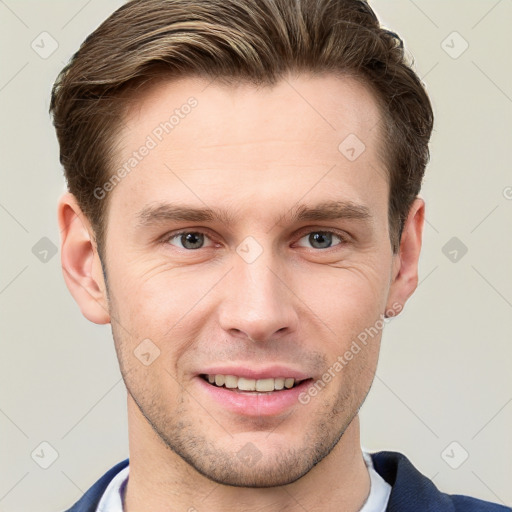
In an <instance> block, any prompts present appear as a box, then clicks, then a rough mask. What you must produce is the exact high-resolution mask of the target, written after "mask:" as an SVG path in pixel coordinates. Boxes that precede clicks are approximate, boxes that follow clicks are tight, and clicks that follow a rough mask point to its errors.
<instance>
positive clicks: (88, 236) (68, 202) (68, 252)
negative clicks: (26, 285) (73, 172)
mask: <svg viewBox="0 0 512 512" xmlns="http://www.w3.org/2000/svg"><path fill="white" fill-rule="evenodd" d="M58 221H59V228H60V232H61V265H62V273H63V276H64V280H65V282H66V285H67V287H68V289H69V291H70V292H71V295H72V296H73V298H74V299H75V301H76V303H77V304H78V306H79V308H80V310H81V311H82V314H83V315H84V316H85V317H86V318H87V319H88V320H90V321H91V322H94V323H96V324H107V323H109V322H110V315H109V309H108V300H107V293H106V287H105V282H104V279H103V273H102V269H101V261H100V258H99V255H98V251H97V249H96V242H95V240H94V238H93V230H92V228H91V225H90V223H89V221H88V219H87V218H86V216H85V215H84V214H83V213H82V210H81V208H80V206H79V205H78V202H77V200H76V198H75V196H74V195H73V194H70V193H69V192H67V193H65V194H64V195H63V196H62V197H61V198H60V199H59V202H58Z"/></svg>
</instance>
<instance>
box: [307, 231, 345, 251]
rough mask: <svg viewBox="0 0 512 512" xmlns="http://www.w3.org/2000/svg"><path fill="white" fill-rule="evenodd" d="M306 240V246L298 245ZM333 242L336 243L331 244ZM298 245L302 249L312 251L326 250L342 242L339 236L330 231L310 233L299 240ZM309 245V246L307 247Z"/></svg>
mask: <svg viewBox="0 0 512 512" xmlns="http://www.w3.org/2000/svg"><path fill="white" fill-rule="evenodd" d="M303 240H306V244H303V243H300V242H302V241H303ZM333 241H335V242H336V243H334V244H333ZM300 242H299V245H301V246H302V247H312V248H313V249H328V248H329V247H331V246H333V245H338V244H339V243H341V242H343V240H342V239H341V237H340V236H338V235H336V234H335V233H332V232H330V231H312V232H311V233H309V234H308V235H305V236H303V237H302V238H301V239H300ZM307 244H309V245H307Z"/></svg>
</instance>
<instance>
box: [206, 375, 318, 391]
mask: <svg viewBox="0 0 512 512" xmlns="http://www.w3.org/2000/svg"><path fill="white" fill-rule="evenodd" d="M199 377H200V378H202V379H203V380H204V381H205V382H207V383H208V384H210V385H211V386H214V387H217V388H225V389H227V390H230V391H233V392H238V393H247V394H259V393H273V392H275V391H286V390H290V389H293V388H296V387H297V386H300V385H301V384H303V383H305V382H306V381H309V380H312V379H298V378H294V377H267V378H263V379H251V378H247V377H241V376H237V375H223V374H204V373H203V374H201V375H199Z"/></svg>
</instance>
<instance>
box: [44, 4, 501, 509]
mask: <svg viewBox="0 0 512 512" xmlns="http://www.w3.org/2000/svg"><path fill="white" fill-rule="evenodd" d="M50 109H51V112H52V114H53V117H54V123H55V126H56V130H57V135H58V139H59V143H60V150H61V162H62V164H63V166H64V169H65V173H66V178H67V182H68V187H69V193H67V194H65V195H64V196H63V197H62V198H61V199H60V202H59V207H58V217H59V225H60V228H61V231H62V246H61V255H62V267H63V272H64V278H65V280H66V284H67V286H68V288H69V290H70V292H71V293H72V295H73V297H74V298H75V300H76V301H77V303H78V305H79V306H80V308H81V311H82V313H83V314H84V316H85V317H86V318H88V319H89V320H90V321H92V322H95V323H99V324H105V323H110V324H111V326H112V332H113V338H114V343H115V348H116V352H117V356H118V359H119V364H120V369H121V373H122V376H123V379H124V382H125V385H126V388H127V391H128V423H129V440H130V457H129V460H128V459H127V460H126V461H123V462H121V463H119V464H118V465H116V466H115V467H114V468H112V469H111V470H110V471H108V472H107V473H106V474H105V475H104V476H103V477H102V478H101V479H100V480H99V481H98V482H97V483H96V484H94V486H93V487H92V488H91V489H90V490H89V491H88V492H87V493H86V494H85V495H84V496H83V497H82V498H81V499H80V500H79V501H78V502H77V503H76V504H75V505H74V506H73V507H72V508H71V509H70V510H71V511H73V512H78V511H94V510H98V511H104V512H106V511H109V512H119V511H121V510H124V511H127V512H140V511H151V512H161V511H164V510H165V511H170V510H184V511H185V510H186V511H196V510H197V511H201V510H208V511H220V510H223V511H225V510H233V511H252V510H266V511H290V512H294V511H296V510H307V511H310V512H313V511H318V510H322V511H335V510H336V511H339V510H343V511H364V512H370V511H372V512H373V511H384V510H389V511H405V510H416V511H417V510H429V511H477V510H478V511H494V510H496V511H498V510H506V509H505V507H501V506H498V505H493V504H490V503H487V502H483V501H480V500H476V499H473V498H469V497H463V496H448V495H446V494H443V493H441V492H440V491H438V490H437V489H436V488H435V486H434V484H433V483H432V482H430V481H429V480H428V479H427V478H425V477H424V476H423V475H421V474H420V473H419V472H418V471H417V470H416V469H415V468H414V467H413V466H412V464H411V463H410V462H409V461H408V460H407V458H406V457H405V456H403V455H401V454H398V453H392V452H380V453H376V454H368V453H363V452H362V450H361V446H360V437H359V418H358V411H359V409H360V407H361V405H362V404H363V402H364V400H365V398H366V395H367V393H368V392H369V389H370V387H371V384H372V381H373V378H374V375H375V369H376V365H377V361H378V354H379V348H380V338H381V333H382V327H383V325H384V323H385V322H386V321H387V320H386V319H387V318H389V317H392V316H395V315H397V314H399V313H400V311H401V310H402V309H403V307H404V304H405V303H406V301H407V299H408V298H409V297H410V296H411V294H412V293H413V292H414V290H415V288H416V285H417V281H418V258H419V254H420V249H421V239H422V228H423V223H424V212H425V204H424V201H423V200H422V199H421V198H420V197H419V196H418V193H419V191H420V187H421V181H422V177H423V173H424V170H425V166H426V164H427V161H428V142H429V138H430V134H431V131H432V125H433V114H432V108H431V105H430V102H429V99H428V97H427V95H426V93H425V90H424V89H423V87H422V84H421V82H420V81H419V79H418V77H417V76H416V75H415V74H414V72H413V71H412V70H411V69H410V67H409V65H408V63H407V62H406V61H405V59H404V55H403V47H402V44H401V40H400V39H399V38H398V36H397V35H396V34H393V33H392V32H389V31H386V30H384V29H382V28H381V27H380V26H379V23H378V20H377V18H376V17H375V15H374V13H373V11H372V10H371V9H370V7H369V6H368V5H367V4H366V3H365V2H363V1H357V0H296V1H291V0H258V1H256V0H201V1H198V0H135V1H132V2H128V3H127V4H125V5H124V6H123V7H121V8H120V9H119V10H118V11H116V12H115V13H114V14H113V15H112V16H111V17H110V18H109V19H107V20H106V21H105V22H104V23H103V24H102V25H101V26H100V27H99V28H98V29H97V30H96V31H95V32H94V33H93V34H91V35H90V36H89V37H88V38H87V39H86V41H85V42H84V43H83V45H82V46H81V48H80V50H79V51H78V52H77V53H76V54H75V55H74V57H73V58H72V60H71V62H70V63H69V64H68V66H66V68H65V69H64V70H63V71H62V73H61V74H60V75H59V78H58V80H57V82H56V84H55V86H54V89H53V92H52V101H51V107H50ZM371 329H373V331H371V332H374V333H375V334H374V335H372V337H371V339H369V340H368V339H366V338H365V337H364V336H362V333H365V332H368V331H369V330H371ZM128 462H129V464H128Z"/></svg>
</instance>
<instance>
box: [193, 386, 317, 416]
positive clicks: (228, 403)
mask: <svg viewBox="0 0 512 512" xmlns="http://www.w3.org/2000/svg"><path fill="white" fill-rule="evenodd" d="M197 381H198V384H199V386H200V388H201V390H202V391H204V392H205V393H207V396H208V397H209V398H210V399H213V400H215V401H216V402H217V403H219V404H220V405H222V407H224V408H225V409H227V410H229V411H231V412H234V413H235V414H241V415H245V416H276V415H278V414H282V413H283V412H286V411H287V410H288V409H289V408H290V407H292V406H293V405H296V404H298V403H299V395H300V394H301V393H302V392H303V391H304V390H305V389H306V388H307V387H308V385H309V384H310V381H311V379H307V380H304V381H302V382H301V383H300V384H299V385H297V386H295V387H293V388H291V389H283V390H281V391H272V392H267V393H257V392H244V391H238V390H232V389H227V388H224V387H222V388H220V387H217V386H214V385H212V384H210V383H208V382H206V381H205V380H204V379H203V378H202V377H197Z"/></svg>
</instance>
